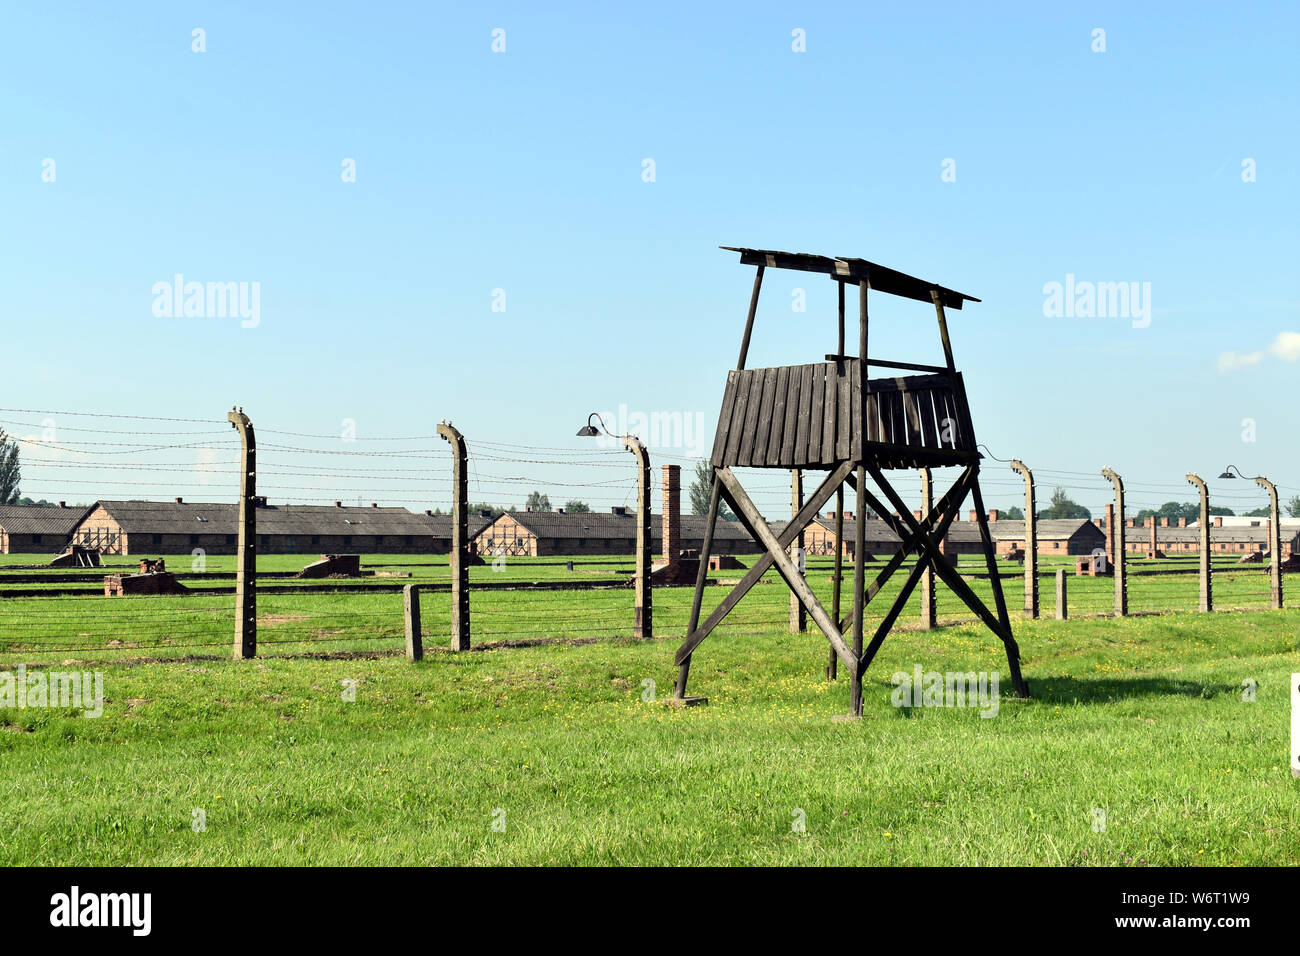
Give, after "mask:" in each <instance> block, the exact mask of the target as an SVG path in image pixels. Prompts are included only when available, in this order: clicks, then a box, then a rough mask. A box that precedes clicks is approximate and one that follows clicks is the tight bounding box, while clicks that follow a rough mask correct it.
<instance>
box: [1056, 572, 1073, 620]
mask: <svg viewBox="0 0 1300 956" xmlns="http://www.w3.org/2000/svg"><path fill="white" fill-rule="evenodd" d="M1066 580H1067V578H1066V576H1065V568H1057V569H1056V619H1057V620H1058V621H1064V620H1065V619H1066V618H1068V617H1069V616H1070V606H1069V604H1067V603H1066V594H1065V582H1066Z"/></svg>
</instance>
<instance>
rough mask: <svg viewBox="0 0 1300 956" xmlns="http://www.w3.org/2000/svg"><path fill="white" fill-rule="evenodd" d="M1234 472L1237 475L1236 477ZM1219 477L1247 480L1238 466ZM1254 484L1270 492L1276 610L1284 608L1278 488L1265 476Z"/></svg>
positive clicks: (1271, 567)
mask: <svg viewBox="0 0 1300 956" xmlns="http://www.w3.org/2000/svg"><path fill="white" fill-rule="evenodd" d="M1234 471H1235V472H1236V473H1237V474H1235V475H1234V474H1233V472H1234ZM1219 477H1220V478H1232V479H1235V478H1237V477H1241V478H1245V477H1246V476H1245V475H1243V474H1242V473H1241V469H1240V468H1238V467H1237V466H1236V465H1229V466H1228V467H1227V468H1225V469H1224V471H1223V474H1221V475H1220V476H1219ZM1254 482H1255V484H1257V485H1259V486H1260V487H1261V488H1263V489H1264V490H1265V491H1267V492H1268V506H1269V522H1268V553H1269V569H1268V573H1269V579H1270V581H1271V582H1272V587H1271V589H1270V590H1271V591H1272V596H1273V608H1274V609H1275V610H1276V609H1279V608H1281V607H1282V524H1281V515H1280V514H1279V513H1278V506H1277V486H1276V485H1274V484H1273V482H1271V481H1269V480H1268V479H1267V478H1265V477H1264V476H1263V475H1256V476H1255V478H1254Z"/></svg>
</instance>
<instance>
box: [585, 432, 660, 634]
mask: <svg viewBox="0 0 1300 956" xmlns="http://www.w3.org/2000/svg"><path fill="white" fill-rule="evenodd" d="M593 418H594V419H595V420H596V421H598V422H600V428H599V429H597V428H596V426H595V425H593V424H592V423H591V420H592V419H593ZM601 432H604V433H605V434H606V435H608V436H609V437H610V438H617V439H619V440H620V441H622V442H623V447H624V448H626V449H627V450H628V451H630V452H632V454H634V455H636V460H637V476H636V598H635V609H634V611H633V619H632V622H633V630H632V634H633V636H634V637H638V638H641V637H644V638H649V637H653V636H654V624H653V615H652V602H651V597H650V593H651V592H650V547H651V544H650V542H651V537H650V452H649V451H648V450H647V449H646V446H645V445H644V444H643V443H642V442H641V439H639V438H637V437H636V436H635V435H631V434H629V435H615V434H614V433H613V432H611V431H610V430H609V429H608V428H606V427H605V420H604V419H603V418H601V417H600V415H598V414H596V413H595V412H592V413H591V414H590V415H588V416H587V424H585V425H583V426H582V427H581V428H579V429H578V437H579V438H595V437H598V436H599V435H600V433H601ZM670 560H671V559H670Z"/></svg>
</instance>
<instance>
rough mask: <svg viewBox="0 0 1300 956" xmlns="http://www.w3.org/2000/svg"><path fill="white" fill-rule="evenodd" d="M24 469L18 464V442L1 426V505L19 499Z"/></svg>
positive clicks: (9, 503)
mask: <svg viewBox="0 0 1300 956" xmlns="http://www.w3.org/2000/svg"><path fill="white" fill-rule="evenodd" d="M20 481H22V469H21V468H20V467H19V465H18V443H17V442H16V441H14V440H13V439H11V438H10V437H9V436H8V435H6V434H5V432H4V429H3V428H0V505H11V504H13V503H14V502H16V501H17V500H18V483H19V482H20Z"/></svg>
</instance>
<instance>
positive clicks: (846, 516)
mask: <svg viewBox="0 0 1300 956" xmlns="http://www.w3.org/2000/svg"><path fill="white" fill-rule="evenodd" d="M844 520H845V521H852V520H853V512H852V511H846V512H844Z"/></svg>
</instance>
